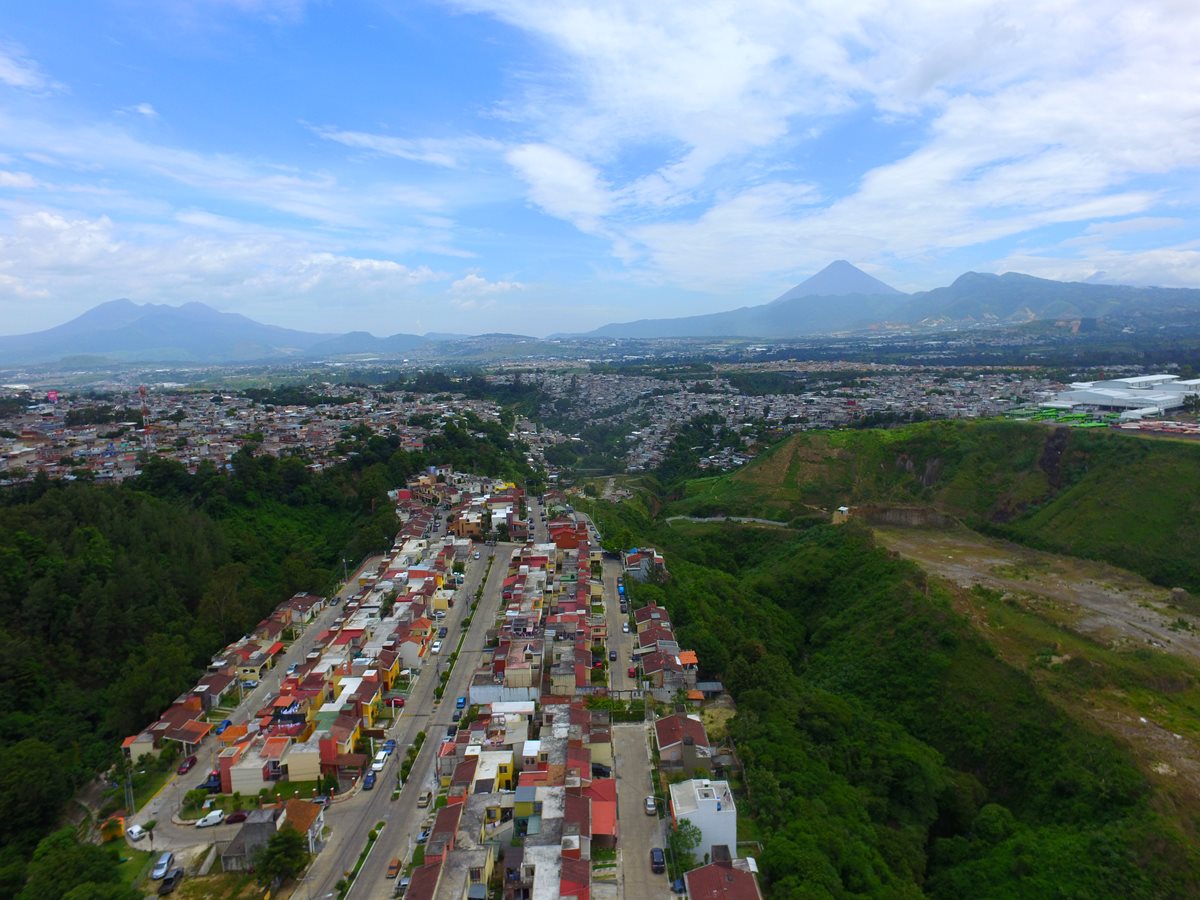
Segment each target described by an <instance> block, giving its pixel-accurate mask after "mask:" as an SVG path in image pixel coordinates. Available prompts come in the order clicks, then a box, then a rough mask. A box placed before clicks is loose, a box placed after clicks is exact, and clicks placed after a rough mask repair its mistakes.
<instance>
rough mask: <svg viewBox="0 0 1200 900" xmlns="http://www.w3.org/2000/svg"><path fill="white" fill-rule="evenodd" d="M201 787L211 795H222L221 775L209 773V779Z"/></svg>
mask: <svg viewBox="0 0 1200 900" xmlns="http://www.w3.org/2000/svg"><path fill="white" fill-rule="evenodd" d="M200 787H202V788H204V790H206V791H208V792H209V793H210V794H219V793H221V773H220V772H209V773H208V778H206V779H205V780H204V784H202V785H200Z"/></svg>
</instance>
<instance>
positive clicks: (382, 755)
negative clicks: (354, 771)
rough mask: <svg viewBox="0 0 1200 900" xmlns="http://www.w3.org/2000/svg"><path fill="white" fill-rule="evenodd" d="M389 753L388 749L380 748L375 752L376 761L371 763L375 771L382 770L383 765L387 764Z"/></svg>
mask: <svg viewBox="0 0 1200 900" xmlns="http://www.w3.org/2000/svg"><path fill="white" fill-rule="evenodd" d="M387 761H388V753H387V751H386V750H380V751H379V752H378V753H376V754H375V762H373V763H371V770H372V771H374V772H382V771H383V767H384V766H386V765H387Z"/></svg>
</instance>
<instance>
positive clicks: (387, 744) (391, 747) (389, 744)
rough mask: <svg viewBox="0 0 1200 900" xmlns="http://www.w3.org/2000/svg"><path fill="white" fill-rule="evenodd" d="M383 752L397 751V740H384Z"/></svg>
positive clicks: (391, 752)
mask: <svg viewBox="0 0 1200 900" xmlns="http://www.w3.org/2000/svg"><path fill="white" fill-rule="evenodd" d="M383 752H384V753H387V754H388V755H391V754H393V753H395V752H396V742H395V740H393V739H392V738H388V739H387V740H386V741H384V742H383Z"/></svg>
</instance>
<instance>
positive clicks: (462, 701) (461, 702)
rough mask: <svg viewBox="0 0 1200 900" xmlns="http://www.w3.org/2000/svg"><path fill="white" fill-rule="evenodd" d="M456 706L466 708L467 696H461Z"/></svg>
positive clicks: (455, 703) (456, 701)
mask: <svg viewBox="0 0 1200 900" xmlns="http://www.w3.org/2000/svg"><path fill="white" fill-rule="evenodd" d="M454 708H455V709H466V708H467V698H466V697H459V698H458V699H457V700H455V701H454Z"/></svg>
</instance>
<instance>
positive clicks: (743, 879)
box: [683, 860, 762, 900]
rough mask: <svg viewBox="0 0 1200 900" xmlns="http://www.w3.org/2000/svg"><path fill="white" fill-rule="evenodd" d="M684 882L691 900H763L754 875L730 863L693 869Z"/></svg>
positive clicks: (686, 874) (711, 864) (686, 875)
mask: <svg viewBox="0 0 1200 900" xmlns="http://www.w3.org/2000/svg"><path fill="white" fill-rule="evenodd" d="M738 862H743V861H742V860H738ZM683 882H684V886H685V887H686V888H687V895H688V898H689V900H762V892H761V891H760V890H759V889H758V879H757V878H755V877H754V873H753V872H752V871H749V870H748V869H743V868H739V867H736V866H735V865H733V864H732V863H730V862H728V861H726V862H722V863H717V862H713V863H709V864H708V865H707V866H701V867H700V868H698V869H692V870H691V871H690V872H687V873H685V874H684V876H683Z"/></svg>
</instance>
